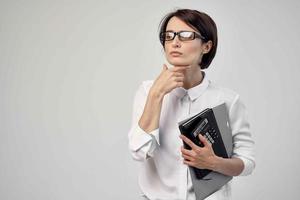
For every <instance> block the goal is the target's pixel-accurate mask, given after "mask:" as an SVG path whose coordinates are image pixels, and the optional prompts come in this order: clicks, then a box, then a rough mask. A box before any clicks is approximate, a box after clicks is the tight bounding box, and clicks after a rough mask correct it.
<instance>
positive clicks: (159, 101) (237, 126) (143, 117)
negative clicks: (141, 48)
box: [128, 9, 255, 199]
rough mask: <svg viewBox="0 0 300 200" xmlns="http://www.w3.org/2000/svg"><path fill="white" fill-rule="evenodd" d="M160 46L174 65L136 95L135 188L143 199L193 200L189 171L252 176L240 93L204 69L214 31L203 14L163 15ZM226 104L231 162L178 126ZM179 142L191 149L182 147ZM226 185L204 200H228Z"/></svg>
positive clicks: (214, 39) (131, 135)
mask: <svg viewBox="0 0 300 200" xmlns="http://www.w3.org/2000/svg"><path fill="white" fill-rule="evenodd" d="M159 36H160V42H161V44H162V46H163V48H164V52H165V56H166V59H167V60H168V62H169V63H170V64H172V65H173V66H174V67H171V68H168V67H167V66H166V65H163V69H162V71H161V73H160V74H159V76H158V77H157V78H156V80H155V81H144V82H143V83H142V84H141V85H140V87H139V89H138V90H137V92H136V95H135V99H134V106H133V116H132V127H131V129H130V131H129V133H128V138H129V149H130V151H131V154H132V156H133V158H134V159H135V160H137V161H140V163H141V168H140V174H139V185H140V188H141V190H142V193H143V198H145V199H196V197H195V192H194V190H193V186H192V182H191V177H190V172H189V167H188V166H193V167H196V168H199V169H210V170H213V171H216V172H219V173H222V174H225V175H229V176H239V175H248V174H250V173H251V172H252V171H253V169H254V167H255V161H254V155H253V145H254V142H253V140H252V138H251V133H250V130H249V123H248V119H247V113H246V110H245V106H244V104H243V103H242V101H241V100H240V97H239V95H238V94H237V93H236V92H234V91H232V90H229V89H226V88H222V87H218V86H216V85H215V84H214V83H212V82H211V81H210V80H208V79H207V77H206V75H205V72H204V71H203V70H204V69H206V68H208V67H209V65H210V63H211V61H212V60H213V58H214V56H215V54H216V50H217V44H218V37H217V28H216V25H215V23H214V21H213V20H212V19H211V18H210V17H209V16H208V15H207V14H205V13H203V12H199V11H196V10H189V9H179V10H176V11H175V12H171V13H169V14H167V15H166V16H165V17H164V19H163V20H162V22H161V26H160V35H159ZM221 103H225V104H226V107H227V110H228V112H229V113H228V114H229V120H230V125H231V129H232V138H233V154H232V157H231V158H226V159H225V158H221V157H218V156H216V155H215V154H214V151H213V149H212V147H211V145H210V144H209V142H208V141H206V139H205V138H204V137H203V136H201V134H199V135H200V136H199V139H200V140H201V141H202V143H204V144H205V145H204V147H199V146H195V145H194V144H193V143H192V142H191V141H190V140H189V139H188V138H186V137H184V136H183V135H181V134H180V131H179V129H178V122H179V121H181V120H183V119H185V118H187V117H188V116H191V115H193V114H196V113H199V112H200V111H202V110H204V109H206V108H211V107H214V106H216V105H219V104H221ZM183 141H185V142H186V143H187V144H189V145H190V146H193V148H192V149H191V150H187V149H184V148H183ZM230 196H231V194H230V183H228V184H226V185H225V186H223V187H222V188H221V189H220V190H219V191H217V192H215V193H213V194H212V195H210V196H209V197H208V198H206V199H230Z"/></svg>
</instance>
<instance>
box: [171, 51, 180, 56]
mask: <svg viewBox="0 0 300 200" xmlns="http://www.w3.org/2000/svg"><path fill="white" fill-rule="evenodd" d="M170 55H172V56H181V55H182V53H181V52H179V51H171V52H170Z"/></svg>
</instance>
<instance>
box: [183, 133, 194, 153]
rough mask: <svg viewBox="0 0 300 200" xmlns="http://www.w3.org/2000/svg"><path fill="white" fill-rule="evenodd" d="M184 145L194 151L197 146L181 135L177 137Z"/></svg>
mask: <svg viewBox="0 0 300 200" xmlns="http://www.w3.org/2000/svg"><path fill="white" fill-rule="evenodd" d="M179 137H180V138H181V139H182V140H183V141H184V142H185V143H187V144H188V145H189V146H190V147H191V148H192V149H193V150H196V149H197V148H198V147H197V145H196V144H195V143H194V142H192V141H191V140H190V139H189V138H187V137H185V136H184V135H183V134H181V135H180V136H179Z"/></svg>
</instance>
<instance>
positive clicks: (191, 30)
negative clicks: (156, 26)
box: [166, 30, 195, 32]
mask: <svg viewBox="0 0 300 200" xmlns="http://www.w3.org/2000/svg"><path fill="white" fill-rule="evenodd" d="M166 31H173V32H176V31H174V30H166ZM180 31H188V32H195V31H192V30H179V31H177V32H180Z"/></svg>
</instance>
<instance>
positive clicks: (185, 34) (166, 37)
mask: <svg viewBox="0 0 300 200" xmlns="http://www.w3.org/2000/svg"><path fill="white" fill-rule="evenodd" d="M176 35H178V39H179V40H180V41H189V40H194V39H195V38H199V39H202V40H204V39H205V37H203V36H202V35H200V34H199V33H196V32H193V31H179V32H174V31H166V32H162V33H161V34H160V41H161V42H163V41H171V40H174V38H175V36H176Z"/></svg>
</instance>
